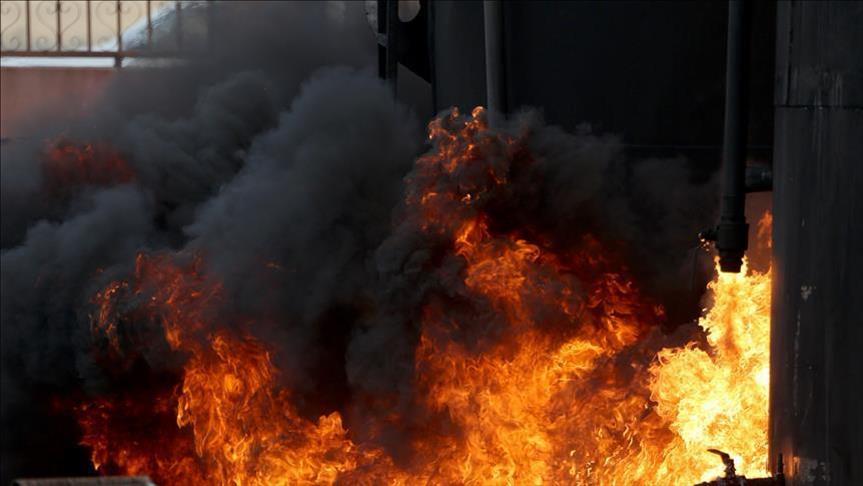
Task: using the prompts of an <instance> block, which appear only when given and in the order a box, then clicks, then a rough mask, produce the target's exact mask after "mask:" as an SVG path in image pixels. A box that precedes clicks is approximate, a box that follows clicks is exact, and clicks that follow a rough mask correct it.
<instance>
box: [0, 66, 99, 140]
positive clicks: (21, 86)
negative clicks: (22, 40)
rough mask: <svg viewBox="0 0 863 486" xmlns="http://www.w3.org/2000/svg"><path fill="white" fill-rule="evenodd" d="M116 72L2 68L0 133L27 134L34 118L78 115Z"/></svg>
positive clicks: (5, 134) (77, 69) (6, 135)
mask: <svg viewBox="0 0 863 486" xmlns="http://www.w3.org/2000/svg"><path fill="white" fill-rule="evenodd" d="M113 75H114V70H113V69H111V68H52V67H4V68H0V136H2V137H9V138H14V137H21V136H26V135H27V132H28V127H29V126H31V125H32V123H33V122H32V120H33V119H34V118H41V117H45V116H49V117H51V118H54V119H57V118H66V117H72V118H74V117H77V116H79V115H80V114H82V113H84V112H85V111H86V110H87V108H88V107H89V106H90V105H91V104H92V103H93V102H94V100H96V99H97V98H98V97H99V95H100V94H101V93H102V90H103V89H104V88H105V86H106V85H107V83H108V81H109V80H110V79H111V76H113Z"/></svg>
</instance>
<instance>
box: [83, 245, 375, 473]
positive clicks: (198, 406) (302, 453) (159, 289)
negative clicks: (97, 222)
mask: <svg viewBox="0 0 863 486" xmlns="http://www.w3.org/2000/svg"><path fill="white" fill-rule="evenodd" d="M123 298H133V299H140V300H141V301H142V302H143V303H142V304H141V305H140V307H139V308H137V309H134V310H133V311H131V313H132V314H135V315H137V316H138V318H142V317H141V316H143V317H144V318H148V319H152V318H155V319H157V320H158V321H159V322H160V323H161V325H162V327H163V330H164V337H165V341H166V342H167V344H168V345H169V346H170V348H171V349H172V350H173V351H175V352H178V353H182V354H183V355H186V356H187V357H188V358H187V361H186V364H185V366H184V367H183V378H182V382H181V384H180V385H179V386H178V387H177V388H176V389H174V390H172V391H171V392H170V393H169V394H168V395H167V396H160V397H157V398H156V399H155V400H154V403H153V404H147V403H144V404H137V403H134V402H132V401H130V400H116V399H115V400H111V399H104V400H100V401H96V402H95V403H88V404H85V405H83V406H81V407H80V408H79V410H78V414H79V417H80V420H79V421H80V424H81V426H82V428H83V429H84V438H83V441H82V443H83V444H84V445H86V446H88V447H90V448H91V450H92V456H91V457H92V461H93V464H94V466H95V467H96V468H97V469H100V470H101V469H102V468H103V466H104V465H106V464H109V465H110V466H111V467H112V468H114V469H118V470H119V471H120V472H122V473H125V474H149V475H151V476H152V477H153V478H154V479H155V480H156V481H158V482H160V483H162V484H212V483H217V484H236V485H247V484H261V485H269V484H318V483H332V482H334V481H335V479H336V478H337V477H338V476H339V474H341V473H344V472H346V471H350V470H352V469H355V468H356V467H358V465H360V464H365V463H369V462H373V461H375V460H377V459H379V458H381V454H380V452H379V451H377V450H374V449H370V450H366V449H364V448H360V447H357V446H356V445H354V444H353V443H352V442H351V441H350V439H349V438H348V437H347V431H346V430H345V428H344V427H343V425H342V420H341V416H340V415H339V414H338V413H332V414H328V415H324V416H321V417H320V418H319V419H318V420H317V421H309V420H306V419H303V418H301V417H300V416H299V415H298V414H297V412H296V410H295V408H294V407H293V405H292V402H291V399H290V398H291V397H290V393H289V392H288V391H287V390H284V389H280V387H278V385H277V373H278V372H277V370H276V368H275V367H274V366H273V364H272V362H271V359H270V352H269V350H268V349H267V347H266V346H264V345H263V343H261V342H259V341H258V340H256V339H254V338H252V337H250V336H248V335H245V334H243V332H242V331H236V332H233V331H228V330H226V329H228V326H220V325H219V324H220V323H218V322H217V321H216V320H217V319H218V317H217V315H216V314H214V311H216V310H217V309H219V308H220V307H219V301H220V300H221V299H222V298H223V296H222V287H221V285H220V284H219V283H218V282H217V281H215V280H214V279H212V278H208V277H207V276H206V275H205V274H204V271H203V268H202V260H201V258H200V257H195V258H194V259H192V261H191V262H189V263H186V264H182V263H178V262H176V261H174V260H173V259H172V258H171V257H170V256H168V255H156V256H146V255H143V254H142V255H139V257H138V260H137V263H136V269H135V275H134V277H133V279H132V281H131V282H123V283H121V284H117V283H113V284H111V285H109V286H108V287H107V288H106V290H105V291H103V292H100V293H99V294H97V296H96V299H95V302H94V303H95V304H96V305H97V309H98V312H97V313H96V314H95V315H94V316H93V324H94V328H95V329H96V330H98V331H100V332H102V333H105V335H106V336H107V337H108V341H109V343H111V346H112V347H115V346H116V343H119V342H120V339H119V337H118V336H117V335H116V333H117V330H118V329H119V328H120V326H119V325H118V324H117V322H116V319H118V318H124V319H128V318H133V319H134V318H135V316H134V315H125V314H124V311H123V310H121V309H118V307H117V304H118V303H119V302H121V301H122V300H123ZM113 352H120V349H117V348H115V349H113ZM168 403H171V404H172V406H170V407H169V406H167V404H168ZM142 405H143V406H142ZM150 405H152V409H147V408H146V407H147V406H150ZM171 410H173V414H174V416H175V418H174V426H175V427H176V428H178V429H179V431H180V432H185V433H183V434H173V435H172V437H171V439H170V440H165V441H162V440H158V439H159V438H158V437H156V438H154V439H153V440H152V443H149V444H148V443H146V442H142V441H141V439H145V437H142V436H145V435H146V434H149V433H150V431H146V430H143V431H142V430H138V431H134V432H135V433H137V434H141V436H134V435H133V436H124V435H122V432H125V431H118V430H112V429H110V427H109V425H110V424H109V422H111V418H112V417H111V414H112V413H120V414H127V413H128V414H132V415H135V414H138V413H144V414H147V413H148V412H149V413H152V414H154V415H163V416H168V415H170V414H171V413H172V412H171ZM381 459H384V458H381Z"/></svg>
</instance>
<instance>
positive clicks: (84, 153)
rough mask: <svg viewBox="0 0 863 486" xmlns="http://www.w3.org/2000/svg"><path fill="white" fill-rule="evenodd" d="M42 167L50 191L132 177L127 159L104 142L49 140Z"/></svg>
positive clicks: (121, 181) (97, 184)
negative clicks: (81, 142)
mask: <svg viewBox="0 0 863 486" xmlns="http://www.w3.org/2000/svg"><path fill="white" fill-rule="evenodd" d="M42 168H43V173H44V177H45V179H44V180H45V182H44V184H45V187H46V188H47V190H48V192H49V193H52V194H57V193H61V194H63V193H66V192H68V191H69V190H70V188H77V187H82V186H109V185H114V184H123V183H127V182H131V181H133V180H134V179H135V172H134V171H133V170H132V168H131V167H130V166H129V164H128V163H127V162H126V160H125V159H124V158H123V157H122V156H121V155H120V154H119V153H118V152H117V151H116V150H114V149H113V148H111V147H110V146H109V145H107V144H104V143H96V144H93V143H86V144H77V143H73V142H70V141H68V140H63V139H61V140H55V141H51V142H49V143H48V147H47V149H46V151H45V156H44V158H43V165H42Z"/></svg>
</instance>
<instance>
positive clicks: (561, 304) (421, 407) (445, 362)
mask: <svg viewBox="0 0 863 486" xmlns="http://www.w3.org/2000/svg"><path fill="white" fill-rule="evenodd" d="M429 131H430V137H431V138H432V139H433V140H434V141H435V142H436V147H437V150H436V151H434V152H432V153H430V154H427V155H426V156H423V157H422V158H420V159H419V161H418V162H417V171H415V173H414V174H413V175H412V176H411V178H410V179H408V184H409V185H408V193H407V201H406V202H407V207H408V212H407V216H406V218H408V219H410V218H412V217H414V216H416V219H417V221H416V223H417V225H418V226H419V227H420V228H422V230H423V231H425V232H426V233H427V234H428V235H433V236H435V237H441V238H443V239H444V240H445V241H448V242H450V244H451V247H450V254H449V257H450V258H454V259H459V261H460V262H461V263H462V271H461V272H460V273H459V279H460V282H459V285H461V286H462V287H461V288H459V289H455V290H454V293H455V294H458V295H459V297H458V298H459V299H461V300H463V301H464V302H461V301H460V302H459V304H458V305H453V302H451V301H449V300H447V299H446V298H443V297H441V298H434V297H432V298H429V299H427V301H426V302H425V304H424V306H423V308H422V312H421V316H422V317H421V322H420V336H419V340H418V343H417V346H416V349H415V353H414V358H415V363H414V381H415V385H416V396H417V399H416V403H415V404H414V406H415V407H416V408H417V412H418V413H417V417H420V418H418V419H417V420H416V424H417V425H416V427H417V428H418V429H420V430H421V433H418V434H415V435H414V439H412V442H411V443H410V444H409V446H410V449H411V452H412V454H411V457H410V458H409V459H408V460H402V461H395V460H394V459H392V458H391V457H389V456H388V455H387V453H386V452H385V449H384V448H383V446H382V445H380V444H377V443H375V440H374V439H369V440H367V441H366V442H363V443H357V442H355V440H356V439H355V438H353V437H352V436H351V433H350V431H349V430H348V429H347V428H346V427H345V425H344V423H343V421H342V417H341V415H340V414H339V413H338V412H337V411H325V413H324V414H323V415H321V416H320V417H319V418H318V419H317V420H309V419H307V418H304V417H302V416H301V415H300V414H299V412H298V411H297V408H296V406H295V404H294V402H293V401H292V395H291V392H290V390H286V389H284V388H282V387H281V386H280V385H279V381H278V374H279V371H278V370H277V369H276V368H275V366H274V365H273V363H272V360H271V352H272V350H270V349H269V348H268V347H267V346H266V345H265V344H264V343H262V342H260V341H259V340H257V339H255V338H253V337H252V336H251V334H250V333H248V332H245V331H243V330H242V329H243V326H242V325H238V324H237V323H226V322H223V321H224V320H225V319H226V317H225V316H223V315H221V314H220V309H221V308H223V305H222V302H221V301H222V299H223V295H222V294H223V290H222V287H221V285H220V284H219V282H218V281H216V280H215V279H214V278H213V277H212V276H211V275H208V274H207V273H206V269H205V265H204V263H203V259H202V258H201V257H196V258H195V259H193V260H192V261H191V262H189V263H185V264H181V263H178V261H177V260H176V259H172V258H169V257H167V256H165V255H156V256H145V255H142V256H139V258H138V261H137V265H136V271H135V274H134V276H133V278H131V279H129V280H128V281H118V282H114V283H111V284H109V285H108V286H106V287H105V289H104V290H102V291H101V292H99V293H98V294H97V295H96V297H95V299H94V304H95V312H94V314H93V317H92V322H93V329H94V331H95V332H96V333H97V335H100V336H105V337H106V338H107V341H108V344H109V347H110V349H111V350H112V351H111V352H113V353H115V354H120V353H121V352H122V350H123V348H124V346H125V345H127V344H128V343H129V342H130V341H134V336H124V335H120V332H121V330H122V329H123V325H122V324H123V323H124V322H126V321H130V322H131V321H137V320H142V319H149V320H155V321H157V322H159V323H160V324H161V326H162V330H163V331H164V339H165V342H166V343H167V344H168V345H169V347H170V349H172V350H173V351H174V352H176V353H178V354H179V355H181V356H183V357H184V359H185V364H184V366H183V372H182V379H181V380H180V384H179V385H178V386H176V387H175V388H174V389H171V390H168V391H167V392H166V393H163V394H156V395H155V396H156V398H155V399H151V401H152V403H144V404H139V403H132V402H130V401H129V400H125V401H124V400H123V399H116V398H114V399H111V398H103V399H97V400H94V401H93V402H91V403H88V404H85V405H82V406H81V407H79V409H78V413H79V417H80V418H79V421H80V423H81V426H82V428H83V430H84V437H83V440H82V443H83V444H85V445H86V446H88V447H89V448H90V449H91V450H92V460H93V464H94V465H95V466H96V468H97V469H99V470H100V471H106V472H111V471H119V472H123V473H128V474H149V475H151V476H152V477H153V478H154V479H155V480H157V481H158V482H161V483H163V484H207V483H218V484H236V485H258V484H260V485H269V484H333V483H342V484H546V483H550V484H581V485H594V484H601V485H606V484H607V485H630V484H644V485H657V484H662V485H666V484H667V485H676V484H680V485H685V484H694V483H696V482H698V481H701V480H704V479H709V478H712V477H715V476H718V475H720V474H721V470H722V467H721V464H717V462H718V461H717V460H716V459H715V456H713V455H711V454H710V453H708V452H707V450H706V449H708V448H718V449H721V450H724V451H726V452H729V453H731V454H732V456H733V457H734V458H735V460H736V461H737V464H738V470H739V471H741V472H742V473H744V474H747V475H750V476H752V475H760V474H763V472H764V471H763V468H764V466H765V462H766V444H767V441H766V424H767V385H768V379H769V372H768V337H769V305H770V302H769V296H770V293H769V287H770V276H769V274H764V275H762V274H758V273H755V272H748V273H741V274H718V275H717V277H716V279H715V280H714V281H713V282H712V283H711V284H710V286H709V290H710V292H711V295H712V299H713V306H712V308H711V309H710V310H709V311H707V312H706V313H705V315H704V317H703V318H702V319H701V320H700V321H699V324H700V326H701V327H702V329H703V330H704V332H705V343H704V344H697V343H691V344H689V345H687V346H685V347H682V348H670V349H662V350H661V351H659V352H658V353H657V352H656V350H655V349H653V350H651V349H650V347H649V346H646V345H644V342H645V338H646V336H647V335H648V334H651V333H652V334H654V335H655V334H656V330H655V325H654V324H655V323H656V322H657V321H658V320H659V319H661V318H662V316H663V314H662V309H661V307H659V306H657V305H655V303H652V302H649V301H648V299H646V298H645V297H644V296H643V295H642V294H641V292H640V291H639V289H638V288H637V286H636V285H635V283H634V282H633V280H632V279H631V278H630V277H629V276H628V274H627V270H626V268H625V267H624V266H623V265H622V264H620V263H619V262H617V261H615V259H614V257H613V256H612V255H611V254H610V253H609V252H608V251H605V250H604V249H603V245H602V243H601V242H600V241H598V240H597V239H595V238H593V237H590V236H586V237H584V238H583V241H581V242H580V243H579V244H578V247H577V248H573V249H570V250H568V251H566V252H563V251H560V250H556V249H554V248H551V247H549V246H548V245H546V244H544V243H543V242H542V241H539V239H538V238H529V237H526V236H524V235H520V234H517V233H516V232H513V231H506V232H499V231H495V230H493V229H492V228H493V227H492V225H491V224H490V221H489V220H488V217H487V215H485V214H483V212H482V211H481V210H479V209H478V208H479V207H480V204H481V203H482V201H484V200H485V199H486V198H487V197H489V195H490V194H491V193H492V192H493V191H495V190H497V189H498V188H501V187H505V186H506V184H507V181H508V180H510V170H511V169H512V165H513V164H529V163H531V161H530V157H529V156H527V155H526V154H524V152H523V147H522V146H521V141H520V140H518V139H517V138H512V137H508V136H501V135H496V134H493V133H492V132H489V131H488V130H487V127H486V125H485V118H484V113H483V111H482V109H476V110H474V111H473V113H472V114H471V115H470V116H468V117H461V116H459V115H458V113H457V112H454V113H453V114H451V115H450V116H447V117H443V118H441V119H439V120H436V121H435V122H433V123H432V124H431V125H430V129H429ZM489 154H491V155H489ZM457 176H462V178H460V179H459V183H458V184H447V183H445V182H446V181H447V180H450V178H455V177H457ZM129 300H134V301H136V302H138V303H139V305H138V306H137V307H136V308H135V309H133V310H129V309H127V308H125V307H126V306H124V305H122V303H123V302H126V301H129ZM227 324H231V325H227ZM253 324H254V323H250V325H253ZM142 405H143V407H144V411H143V412H137V410H140V409H141V406H142ZM148 407H149V408H148ZM138 413H142V414H144V415H147V414H149V415H153V416H155V415H159V414H162V416H168V417H169V418H170V419H171V421H172V423H171V424H170V425H171V427H172V428H173V430H174V431H173V432H171V433H170V434H169V435H166V436H165V437H163V438H161V439H159V440H153V441H150V442H147V441H146V439H145V437H146V435H147V434H148V433H149V432H150V430H137V431H133V433H131V434H126V433H125V432H126V431H125V430H119V429H118V428H116V427H113V428H112V426H111V425H112V424H115V423H117V422H116V420H114V419H115V418H116V417H117V416H121V417H122V418H124V419H128V418H130V417H132V418H134V417H137V416H138ZM365 419H366V420H369V421H372V422H374V421H376V420H377V421H385V420H388V419H389V418H388V417H384V418H382V417H375V416H371V417H365ZM159 423H160V424H161V422H159Z"/></svg>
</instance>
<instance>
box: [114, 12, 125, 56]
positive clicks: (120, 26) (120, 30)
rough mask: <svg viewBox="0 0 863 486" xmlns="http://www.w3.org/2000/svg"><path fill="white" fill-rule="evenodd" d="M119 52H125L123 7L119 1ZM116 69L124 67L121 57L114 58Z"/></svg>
mask: <svg viewBox="0 0 863 486" xmlns="http://www.w3.org/2000/svg"><path fill="white" fill-rule="evenodd" d="M116 3H117V52H123V5H122V4H121V3H120V0H117V2H116ZM114 67H115V68H118V69H119V68H121V67H123V58H122V57H120V56H119V55H118V56H117V57H115V58H114Z"/></svg>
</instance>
